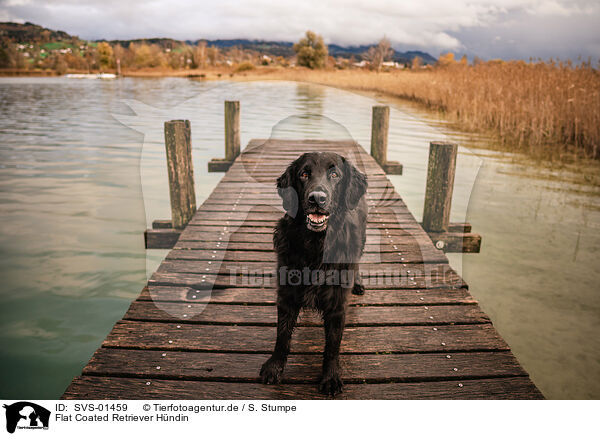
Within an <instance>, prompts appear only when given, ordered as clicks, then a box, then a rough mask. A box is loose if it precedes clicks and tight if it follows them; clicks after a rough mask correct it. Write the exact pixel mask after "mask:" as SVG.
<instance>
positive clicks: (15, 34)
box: [0, 22, 79, 44]
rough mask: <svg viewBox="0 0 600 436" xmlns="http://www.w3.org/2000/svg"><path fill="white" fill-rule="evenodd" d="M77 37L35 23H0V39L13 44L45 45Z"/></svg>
mask: <svg viewBox="0 0 600 436" xmlns="http://www.w3.org/2000/svg"><path fill="white" fill-rule="evenodd" d="M73 38H75V39H76V40H78V39H79V38H77V37H76V36H71V35H69V34H68V33H67V32H63V31H61V30H51V29H46V28H45V27H42V26H38V25H37V24H33V23H29V22H28V23H25V24H21V23H7V22H4V23H0V39H8V40H9V41H12V42H17V43H23V42H29V43H37V44H43V43H48V42H56V41H64V40H71V39H73Z"/></svg>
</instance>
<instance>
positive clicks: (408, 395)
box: [62, 376, 543, 400]
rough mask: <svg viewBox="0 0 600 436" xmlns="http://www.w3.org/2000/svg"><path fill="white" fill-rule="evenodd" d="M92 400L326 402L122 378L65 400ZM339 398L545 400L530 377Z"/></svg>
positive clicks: (309, 391) (82, 387)
mask: <svg viewBox="0 0 600 436" xmlns="http://www.w3.org/2000/svg"><path fill="white" fill-rule="evenodd" d="M62 398H63V399H65V400H83V399H86V400H91V399H98V400H100V399H165V400H167V399H177V400H219V399H223V400H224V399H229V400H236V399H238V400H239V399H249V398H251V399H271V400H277V399H279V400H286V399H287V400H291V399H324V398H325V397H324V396H323V395H322V394H319V393H318V392H317V389H316V388H315V387H314V386H310V387H309V386H307V385H305V384H283V385H276V386H273V385H263V384H254V383H227V382H200V381H188V380H185V381H182V380H146V379H139V378H122V377H95V376H82V377H76V378H75V379H74V380H73V383H72V384H71V386H69V388H68V389H67V391H66V392H65V393H64V394H63V396H62ZM336 398H337V399H380V400H385V399H404V400H416V399H431V400H433V399H456V400H458V399H463V400H467V399H468V400H477V399H512V400H517V399H520V400H525V399H543V396H542V395H541V394H540V392H539V391H538V390H537V389H536V387H535V386H534V385H533V383H531V381H530V380H529V378H528V377H509V378H494V379H476V380H461V381H460V382H459V381H442V382H423V383H376V384H348V385H346V386H344V392H343V393H341V394H340V395H339V396H336Z"/></svg>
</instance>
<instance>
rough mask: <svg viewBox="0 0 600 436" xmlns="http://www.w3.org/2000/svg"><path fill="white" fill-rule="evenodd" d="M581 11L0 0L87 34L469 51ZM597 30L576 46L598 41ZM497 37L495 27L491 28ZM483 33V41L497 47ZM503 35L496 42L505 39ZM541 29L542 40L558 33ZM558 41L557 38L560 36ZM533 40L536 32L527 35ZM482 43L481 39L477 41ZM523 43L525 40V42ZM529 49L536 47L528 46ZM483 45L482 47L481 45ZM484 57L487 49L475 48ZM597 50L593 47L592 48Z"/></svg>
mask: <svg viewBox="0 0 600 436" xmlns="http://www.w3.org/2000/svg"><path fill="white" fill-rule="evenodd" d="M583 14H586V15H587V16H590V15H594V14H595V17H596V18H600V17H599V12H598V7H597V2H596V1H594V0H575V1H566V0H453V1H447V0H421V1H393V0H371V1H368V2H367V1H364V0H333V1H324V0H304V1H297V0H296V1H289V0H280V1H278V2H277V1H273V0H252V1H242V0H233V1H231V0H230V1H228V0H224V1H221V2H215V1H214V0H213V1H205V0H202V1H192V0H169V1H160V0H150V1H148V0H146V1H142V0H131V1H123V0H88V1H78V0H9V1H5V2H2V1H1V0H0V17H8V19H15V18H22V19H25V20H28V21H32V22H35V23H38V24H41V25H44V26H46V27H50V28H53V29H58V30H65V31H67V32H69V33H72V34H76V35H79V36H80V37H83V38H88V39H100V38H106V39H130V38H140V37H172V38H177V39H192V40H193V39H198V38H209V39H216V38H224V39H227V38H252V39H270V40H283V41H296V40H297V39H298V38H299V37H300V36H301V35H302V34H303V33H304V32H305V31H306V30H307V29H312V30H315V31H316V32H318V33H320V34H322V35H323V36H324V38H325V40H326V41H327V42H330V43H337V44H341V45H358V44H369V43H373V42H375V41H377V40H379V39H380V38H381V37H382V36H384V35H386V36H387V37H388V38H389V39H390V40H391V41H392V43H393V45H394V46H395V47H397V48H404V49H406V48H415V49H426V50H430V51H432V54H438V53H439V52H442V51H448V50H454V51H465V52H470V51H472V50H473V47H472V44H471V43H470V42H469V41H468V38H467V39H465V38H464V37H463V35H465V34H470V33H473V32H479V31H481V32H482V33H485V29H488V28H494V27H502V26H506V25H507V23H513V22H515V20H516V22H517V24H518V25H522V26H523V27H526V26H527V23H528V21H529V20H534V21H536V22H537V21H539V19H540V17H544V16H548V17H561V18H562V19H564V20H565V21H566V22H567V23H571V24H572V26H573V27H574V28H576V26H577V24H576V23H577V20H578V18H580V17H581V16H582V15H583ZM596 33H597V32H593V34H590V35H585V39H586V40H584V41H581V43H580V44H578V46H579V47H597V46H598V36H597V35H596ZM496 35H497V33H496ZM494 36H495V35H490V36H489V41H488V44H489V46H492V45H493V46H498V44H501V42H499V41H495V42H494ZM505 36H506V35H503V39H502V41H505V40H506V41H508V40H509V39H510V38H508V37H505ZM563 36H564V35H561V34H560V32H558V33H555V34H552V35H547V36H546V38H547V41H548V44H552V43H553V41H552V40H553V39H559V38H562V37H563ZM563 39H564V38H563ZM533 40H535V44H539V43H540V38H533ZM476 42H477V46H478V47H485V43H486V42H485V41H476ZM524 44H525V47H527V41H524ZM529 48H530V49H531V50H532V51H535V49H536V48H537V47H536V46H531V47H529ZM484 50H485V48H484ZM478 54H479V55H482V56H484V57H485V56H486V53H478ZM599 54H600V53H599Z"/></svg>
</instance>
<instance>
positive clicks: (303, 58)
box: [294, 30, 327, 69]
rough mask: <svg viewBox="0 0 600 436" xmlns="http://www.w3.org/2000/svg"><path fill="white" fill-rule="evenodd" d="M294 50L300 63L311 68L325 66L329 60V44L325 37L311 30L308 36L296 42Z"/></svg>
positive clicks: (307, 33)
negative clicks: (327, 44)
mask: <svg viewBox="0 0 600 436" xmlns="http://www.w3.org/2000/svg"><path fill="white" fill-rule="evenodd" d="M294 51H295V52H296V56H297V58H298V65H300V66H302V67H308V68H311V69H315V68H323V67H324V66H325V62H326V61H327V46H326V45H325V42H323V37H322V36H320V35H317V34H316V33H314V32H311V31H310V30H307V31H306V36H305V37H304V38H302V39H301V40H300V41H299V42H297V43H296V44H294Z"/></svg>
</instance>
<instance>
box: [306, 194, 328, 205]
mask: <svg viewBox="0 0 600 436" xmlns="http://www.w3.org/2000/svg"><path fill="white" fill-rule="evenodd" d="M308 201H309V202H311V203H313V204H317V205H319V206H323V205H324V204H325V202H326V201H327V194H326V193H324V192H323V191H313V192H311V193H310V194H308Z"/></svg>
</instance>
